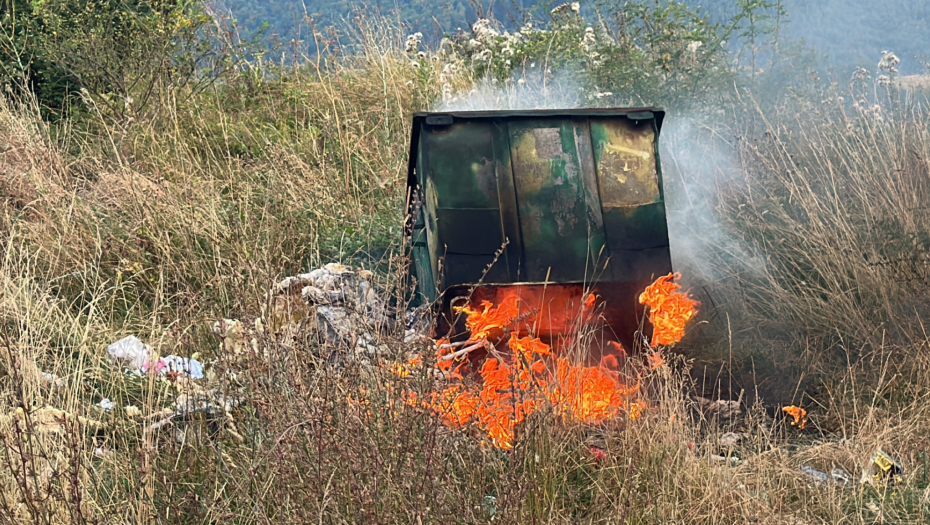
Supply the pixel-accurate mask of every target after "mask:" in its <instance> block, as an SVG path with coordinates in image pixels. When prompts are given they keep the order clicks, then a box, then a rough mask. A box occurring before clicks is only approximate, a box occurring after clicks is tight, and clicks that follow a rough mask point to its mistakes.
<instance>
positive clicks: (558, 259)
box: [509, 119, 599, 282]
mask: <svg viewBox="0 0 930 525" xmlns="http://www.w3.org/2000/svg"><path fill="white" fill-rule="evenodd" d="M509 127H510V145H511V165H512V169H513V177H514V186H515V187H516V199H517V206H518V210H519V216H520V231H521V234H522V240H523V263H524V268H525V278H526V279H527V280H529V281H542V280H545V279H546V278H547V277H548V278H549V279H550V280H553V281H558V282H571V281H575V282H579V281H584V280H586V279H590V277H591V274H593V268H591V267H590V265H591V264H593V261H591V260H590V257H589V254H590V251H591V246H592V244H591V237H592V236H596V232H591V231H590V229H589V221H588V220H587V217H588V213H587V203H586V198H585V188H584V184H583V178H582V176H581V163H580V161H579V157H578V151H577V147H576V143H575V131H574V125H573V122H572V121H571V120H566V119H533V120H521V121H512V122H511V123H510V124H509ZM595 242H596V241H595ZM598 249H599V248H598Z"/></svg>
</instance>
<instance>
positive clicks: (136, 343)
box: [105, 328, 216, 410]
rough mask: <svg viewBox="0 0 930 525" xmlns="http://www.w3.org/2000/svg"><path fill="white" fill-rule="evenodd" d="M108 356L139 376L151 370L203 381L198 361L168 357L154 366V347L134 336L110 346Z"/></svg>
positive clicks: (156, 372)
mask: <svg viewBox="0 0 930 525" xmlns="http://www.w3.org/2000/svg"><path fill="white" fill-rule="evenodd" d="M215 330H216V328H214V331H215ZM107 354H108V355H109V356H110V362H113V363H118V364H120V365H123V366H125V367H127V368H128V369H129V370H131V371H132V372H133V373H135V374H138V375H142V373H143V372H147V371H149V370H150V369H151V370H152V371H153V373H155V374H158V375H161V376H165V375H169V374H171V375H172V376H173V377H190V378H193V379H203V364H201V363H200V361H197V360H196V359H190V358H187V357H180V356H176V355H168V356H165V357H162V358H159V359H158V360H156V361H155V362H154V364H153V363H152V359H153V354H152V347H151V346H149V345H147V344H145V343H143V342H142V341H141V340H139V338H138V337H136V336H134V335H129V336H126V337H124V338H122V339H120V340H119V341H117V342H115V343H113V344H111V345H110V346H108V347H107ZM105 410H109V409H105Z"/></svg>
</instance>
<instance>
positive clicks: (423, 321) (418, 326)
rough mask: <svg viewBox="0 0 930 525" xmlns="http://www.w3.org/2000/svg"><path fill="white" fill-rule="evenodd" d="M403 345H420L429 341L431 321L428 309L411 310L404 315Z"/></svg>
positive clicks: (422, 307)
mask: <svg viewBox="0 0 930 525" xmlns="http://www.w3.org/2000/svg"><path fill="white" fill-rule="evenodd" d="M404 321H405V323H404V343H407V344H412V343H421V342H427V341H429V340H430V337H429V335H430V334H429V332H430V325H431V323H432V319H431V316H430V310H429V307H426V306H420V307H417V308H411V309H409V310H407V312H406V313H405V314H404Z"/></svg>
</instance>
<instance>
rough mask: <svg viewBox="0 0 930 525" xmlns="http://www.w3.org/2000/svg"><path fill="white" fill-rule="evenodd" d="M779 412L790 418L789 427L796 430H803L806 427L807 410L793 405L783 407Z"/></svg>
mask: <svg viewBox="0 0 930 525" xmlns="http://www.w3.org/2000/svg"><path fill="white" fill-rule="evenodd" d="M781 410H782V412H784V413H786V414H788V415H789V416H791V418H792V421H791V426H793V427H798V430H804V426H805V425H807V410H804V409H803V408H801V407H798V406H794V405H792V406H790V407H784V408H782V409H781Z"/></svg>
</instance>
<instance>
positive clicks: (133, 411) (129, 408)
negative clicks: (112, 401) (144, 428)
mask: <svg viewBox="0 0 930 525" xmlns="http://www.w3.org/2000/svg"><path fill="white" fill-rule="evenodd" d="M123 411H124V412H125V413H126V415H127V416H129V417H132V418H136V417H139V416H141V415H142V411H141V410H139V407H137V406H135V405H126V406H125V407H123Z"/></svg>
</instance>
